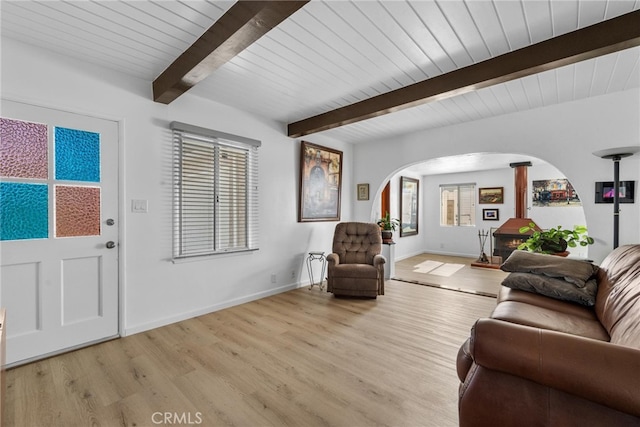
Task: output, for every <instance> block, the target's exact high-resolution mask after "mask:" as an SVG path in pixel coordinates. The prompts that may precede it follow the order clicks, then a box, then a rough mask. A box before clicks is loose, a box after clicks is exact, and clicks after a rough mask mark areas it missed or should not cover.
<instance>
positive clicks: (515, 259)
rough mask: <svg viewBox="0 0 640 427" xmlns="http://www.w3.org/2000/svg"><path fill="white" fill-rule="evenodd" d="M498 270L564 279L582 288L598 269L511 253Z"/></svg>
mask: <svg viewBox="0 0 640 427" xmlns="http://www.w3.org/2000/svg"><path fill="white" fill-rule="evenodd" d="M500 269H501V270H503V271H507V272H511V273H534V274H540V275H544V276H548V277H554V278H559V279H564V280H566V281H567V282H570V283H573V284H575V285H577V286H584V285H585V283H586V282H587V281H588V280H589V279H590V278H591V277H592V276H593V275H594V274H595V273H596V272H597V271H598V267H597V266H596V265H593V264H591V263H589V262H585V261H578V260H575V259H570V258H563V257H559V256H554V255H546V254H538V253H533V252H527V251H513V252H512V253H511V255H509V258H507V259H506V260H505V262H504V263H503V264H502V265H501V266H500Z"/></svg>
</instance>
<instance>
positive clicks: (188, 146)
mask: <svg viewBox="0 0 640 427" xmlns="http://www.w3.org/2000/svg"><path fill="white" fill-rule="evenodd" d="M171 129H172V131H173V147H174V156H173V181H174V186H173V187H174V196H173V207H174V233H173V234H174V245H173V258H174V259H180V258H187V257H198V256H206V255H214V254H220V253H229V252H241V251H252V250H256V249H258V214H259V213H258V147H260V141H256V140H253V139H249V138H244V137H241V136H236V135H230V134H226V133H222V132H217V131H214V130H210V129H204V128H200V127H197V126H192V125H187V124H184V123H178V122H172V123H171Z"/></svg>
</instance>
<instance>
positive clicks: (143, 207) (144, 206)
mask: <svg viewBox="0 0 640 427" xmlns="http://www.w3.org/2000/svg"><path fill="white" fill-rule="evenodd" d="M148 206H149V202H148V201H147V200H136V199H133V200H131V212H134V213H147V212H148Z"/></svg>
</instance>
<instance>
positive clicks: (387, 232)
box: [376, 212, 400, 243]
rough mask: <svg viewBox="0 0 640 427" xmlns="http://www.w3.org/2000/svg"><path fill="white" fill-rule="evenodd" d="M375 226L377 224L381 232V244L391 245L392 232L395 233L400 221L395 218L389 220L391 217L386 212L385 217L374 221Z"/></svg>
mask: <svg viewBox="0 0 640 427" xmlns="http://www.w3.org/2000/svg"><path fill="white" fill-rule="evenodd" d="M376 224H378V226H380V228H381V230H382V242H383V243H392V242H393V232H394V231H396V228H398V226H399V225H400V220H399V219H397V218H391V215H389V212H387V213H386V214H385V216H383V217H382V218H380V219H379V220H378V221H376Z"/></svg>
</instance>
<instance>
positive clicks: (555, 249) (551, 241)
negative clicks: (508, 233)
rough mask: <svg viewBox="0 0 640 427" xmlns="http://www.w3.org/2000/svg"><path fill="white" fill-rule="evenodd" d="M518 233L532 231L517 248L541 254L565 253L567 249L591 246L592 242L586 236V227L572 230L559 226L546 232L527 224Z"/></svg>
mask: <svg viewBox="0 0 640 427" xmlns="http://www.w3.org/2000/svg"><path fill="white" fill-rule="evenodd" d="M518 231H519V232H520V233H522V234H524V233H528V232H530V231H533V233H532V234H531V236H529V238H528V239H527V240H526V241H524V242H523V243H521V244H520V245H519V246H518V249H524V250H527V251H529V252H539V253H543V254H557V253H562V252H564V251H566V249H567V247H571V248H575V247H577V246H578V245H580V246H587V245H592V244H593V243H594V240H593V238H592V237H589V236H588V235H587V227H585V226H584V225H575V226H573V230H566V229H563V228H562V227H561V226H557V227H555V228H550V229H548V230H539V229H538V227H537V226H536V225H535V224H534V223H532V222H531V223H529V225H525V226H524V227H520V229H519V230H518Z"/></svg>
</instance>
